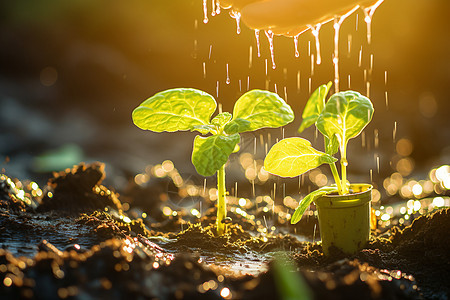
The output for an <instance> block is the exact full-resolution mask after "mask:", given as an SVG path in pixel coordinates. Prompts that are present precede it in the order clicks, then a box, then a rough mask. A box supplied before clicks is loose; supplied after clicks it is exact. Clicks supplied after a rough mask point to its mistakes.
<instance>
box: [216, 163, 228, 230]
mask: <svg viewBox="0 0 450 300" xmlns="http://www.w3.org/2000/svg"><path fill="white" fill-rule="evenodd" d="M217 190H218V192H219V195H218V198H217V220H216V226H217V234H218V235H222V234H224V233H225V232H226V229H227V227H226V224H225V223H223V222H222V221H223V220H224V219H225V218H226V217H227V204H226V201H225V196H226V193H227V191H226V189H225V165H223V166H222V167H220V169H219V170H218V171H217Z"/></svg>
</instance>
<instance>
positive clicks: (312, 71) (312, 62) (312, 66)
mask: <svg viewBox="0 0 450 300" xmlns="http://www.w3.org/2000/svg"><path fill="white" fill-rule="evenodd" d="M313 75H314V54H311V76H313Z"/></svg>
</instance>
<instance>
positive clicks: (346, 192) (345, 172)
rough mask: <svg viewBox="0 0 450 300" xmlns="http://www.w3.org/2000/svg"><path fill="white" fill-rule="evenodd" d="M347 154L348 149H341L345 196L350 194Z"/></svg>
mask: <svg viewBox="0 0 450 300" xmlns="http://www.w3.org/2000/svg"><path fill="white" fill-rule="evenodd" d="M347 165H348V162H347V153H346V149H345V148H344V149H343V150H342V149H341V174H342V192H343V194H348V187H347Z"/></svg>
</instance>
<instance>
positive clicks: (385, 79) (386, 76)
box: [384, 71, 388, 85]
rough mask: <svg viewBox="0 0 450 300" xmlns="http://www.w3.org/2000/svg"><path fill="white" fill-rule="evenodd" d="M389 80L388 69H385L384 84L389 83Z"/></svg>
mask: <svg viewBox="0 0 450 300" xmlns="http://www.w3.org/2000/svg"><path fill="white" fill-rule="evenodd" d="M387 80H388V73H387V71H384V85H387Z"/></svg>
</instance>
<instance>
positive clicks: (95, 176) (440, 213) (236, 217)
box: [0, 163, 450, 299]
mask: <svg viewBox="0 0 450 300" xmlns="http://www.w3.org/2000/svg"><path fill="white" fill-rule="evenodd" d="M0 176H1V177H0V243H1V248H2V249H0V295H1V298H2V299H66V298H71V299H125V298H126V299H224V298H225V299H288V295H289V294H288V293H287V291H289V290H291V289H293V290H295V291H296V297H297V298H301V299H303V298H304V299H308V298H307V297H308V295H310V296H311V297H310V298H313V299H448V298H449V295H450V285H449V284H448V279H449V278H450V262H449V259H448V255H449V253H450V243H448V232H450V209H449V208H444V209H439V210H436V211H434V212H432V213H428V214H424V215H420V216H417V217H416V218H415V219H414V221H413V222H412V223H411V224H409V225H407V226H403V227H402V228H399V227H396V226H390V227H386V228H379V229H377V230H375V231H374V232H373V234H372V238H371V240H370V242H369V243H368V245H367V246H366V247H365V248H364V249H363V250H361V251H360V252H359V253H357V254H355V255H345V254H343V253H341V252H339V250H337V249H331V254H330V255H329V256H324V255H323V253H322V249H321V245H320V242H314V240H317V239H319V238H316V236H317V237H318V233H317V230H316V229H315V228H316V224H317V223H316V221H315V219H314V218H313V217H311V218H304V220H302V222H307V224H306V223H305V224H304V225H305V226H304V228H307V229H303V230H304V232H307V233H303V232H302V234H303V235H302V236H299V235H298V233H299V232H298V231H297V228H298V227H295V226H290V225H287V222H286V219H285V218H284V219H283V214H281V213H280V214H277V215H276V217H273V216H272V218H271V220H273V221H271V222H270V223H269V225H270V226H269V225H267V218H269V217H270V214H275V213H276V209H273V211H267V210H266V209H264V208H265V207H268V206H270V205H271V204H270V203H265V202H264V201H265V200H264V201H262V202H261V203H259V204H258V205H253V204H248V205H247V206H246V207H245V213H243V212H242V210H238V209H237V208H238V207H239V206H238V205H236V201H238V199H234V198H233V197H230V203H229V210H230V213H229V216H230V217H231V219H232V223H230V224H229V225H228V232H227V234H225V235H223V236H216V235H215V227H214V222H215V215H214V213H215V210H214V207H213V206H214V203H213V202H212V201H206V199H202V197H201V196H195V197H199V199H196V200H198V201H201V203H203V205H204V207H203V209H200V211H202V210H203V211H202V212H201V217H200V218H199V217H196V216H194V215H193V214H192V213H191V212H190V208H188V209H177V206H176V205H175V203H176V202H177V201H178V202H182V201H183V199H184V198H186V197H190V198H189V200H191V201H193V203H197V202H198V201H194V200H195V199H192V197H193V196H186V193H185V191H184V190H183V189H184V187H177V186H176V185H175V184H173V182H172V181H171V179H170V178H169V177H165V178H152V179H150V180H149V181H148V182H147V183H146V184H145V185H143V186H141V185H137V184H136V183H135V182H132V183H130V185H129V187H128V188H127V189H126V190H125V191H124V192H123V195H120V196H119V195H118V194H117V193H116V192H115V191H113V190H111V189H108V188H106V187H105V186H103V185H102V180H103V179H104V177H105V173H104V167H103V164H101V163H93V164H87V165H86V164H80V165H78V166H75V167H74V168H73V169H71V170H66V171H65V172H61V173H57V174H54V176H53V177H52V178H50V179H49V181H48V184H47V186H46V187H44V188H43V189H40V188H38V187H36V186H35V185H33V184H31V183H30V182H21V181H19V180H17V179H11V178H9V177H8V176H6V175H0ZM167 187H169V190H170V191H171V194H174V195H173V196H172V198H171V200H169V199H168V197H167V196H164V195H165V193H164V192H166V194H167ZM144 197H146V198H145V199H146V201H143V199H144ZM122 199H126V201H124V200H122ZM173 199H177V201H173ZM305 219H306V221H305ZM308 220H309V221H308ZM272 226H273V228H275V229H273V228H272ZM311 237H312V238H311ZM280 251H281V252H284V253H286V254H287V255H286V256H287V259H281V258H278V257H279V255H278V254H277V253H279V252H280ZM274 257H277V258H276V259H274ZM302 283H303V284H304V288H303V289H301V288H299V286H303V285H302Z"/></svg>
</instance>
